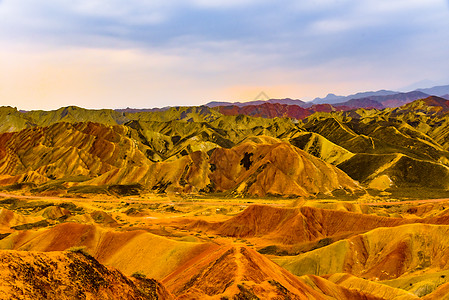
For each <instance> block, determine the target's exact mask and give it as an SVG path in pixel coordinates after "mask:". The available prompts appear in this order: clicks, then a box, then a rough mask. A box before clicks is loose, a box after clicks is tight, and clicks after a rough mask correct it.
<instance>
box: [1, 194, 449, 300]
mask: <svg viewBox="0 0 449 300" xmlns="http://www.w3.org/2000/svg"><path fill="white" fill-rule="evenodd" d="M0 197H2V198H0V209H1V211H0V225H1V227H0V249H4V250H10V252H8V255H9V256H11V255H14V253H24V252H20V251H39V252H33V253H54V255H63V254H57V253H64V251H66V250H68V249H74V247H81V248H82V249H84V250H83V251H86V252H87V253H89V254H90V255H92V256H93V257H94V258H95V259H96V260H98V261H99V262H100V263H101V264H103V265H105V266H107V267H110V268H115V269H117V270H119V271H121V272H122V273H123V274H125V275H127V276H131V275H133V274H140V275H141V276H147V277H148V278H154V279H156V280H159V281H161V282H162V284H163V285H164V286H165V287H166V288H167V290H168V291H169V292H170V293H171V294H173V297H175V298H179V299H198V298H203V297H206V296H207V297H212V298H217V299H221V297H228V298H232V297H234V296H235V297H241V298H244V297H247V298H248V297H249V298H251V297H259V298H260V299H267V298H273V297H278V298H279V299H314V298H315V299H359V298H363V299H416V298H417V297H422V296H426V297H427V299H440V297H441V295H446V294H447V290H449V289H448V288H447V286H448V284H449V281H448V280H449V263H448V262H449V258H448V257H447V251H446V250H445V249H447V247H448V246H449V242H448V241H446V240H447V236H448V234H447V233H448V232H447V231H448V228H449V201H447V200H446V199H432V200H416V201H410V200H409V201H403V202H400V201H392V202H387V201H379V199H378V198H375V197H373V198H372V199H371V200H372V203H366V199H364V201H363V202H361V201H360V200H358V199H356V200H354V201H340V200H338V199H322V200H319V199H315V200H305V199H287V198H271V199H270V198H268V199H263V200H259V199H248V198H244V199H242V198H220V197H189V198H186V197H181V196H179V195H176V194H171V195H155V194H148V195H140V196H128V197H120V198H118V197H113V196H105V195H88V194H84V195H81V196H79V197H74V198H61V197H57V196H42V195H40V196H39V195H20V194H14V193H2V194H0ZM376 201H377V202H376ZM11 250H12V251H11ZM14 251H19V252H14ZM18 255H19V254H18ZM20 255H23V254H20ZM41 256H42V257H41V258H39V259H41V260H42V259H43V261H45V264H47V261H48V263H49V264H50V262H51V261H52V259H53V258H47V257H46V256H43V255H41ZM33 257H34V258H33ZM37 257H40V256H39V254H35V255H34V256H30V259H31V260H32V259H37ZM446 273H447V274H446ZM446 276H447V277H446ZM3 290H4V289H3ZM5 293H7V291H6V292H5ZM167 295H168V294H167ZM167 297H168V296H167ZM432 297H433V298H432Z"/></svg>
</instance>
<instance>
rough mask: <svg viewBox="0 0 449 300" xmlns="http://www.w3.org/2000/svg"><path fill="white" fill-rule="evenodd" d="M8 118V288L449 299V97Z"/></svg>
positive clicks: (2, 135) (4, 156)
mask: <svg viewBox="0 0 449 300" xmlns="http://www.w3.org/2000/svg"><path fill="white" fill-rule="evenodd" d="M382 97H383V98H382ZM420 97H422V98H420ZM298 101H299V100H298ZM0 119H1V120H2V122H1V123H0V187H1V190H0V249H1V250H0V260H1V263H0V274H1V276H0V286H1V287H0V299H395V300H396V299H397V300H399V299H419V298H422V299H446V298H449V238H448V237H449V126H448V125H449V100H447V99H445V98H442V97H438V96H430V95H427V94H423V93H418V92H414V93H409V94H406V95H404V94H400V95H396V94H391V95H384V96H379V95H378V96H370V97H368V98H367V97H364V98H360V99H351V100H348V101H347V102H342V103H336V104H335V103H334V104H323V103H317V104H315V105H312V106H308V105H305V104H301V103H299V102H297V101H296V102H295V101H294V100H291V99H289V100H286V99H284V100H282V101H281V100H279V101H272V100H270V101H266V102H263V103H252V104H248V105H241V104H229V103H215V104H214V103H212V104H208V105H205V106H198V107H171V108H166V109H152V110H138V109H135V110H133V109H125V110H108V109H104V110H88V109H83V108H79V107H74V106H72V107H64V108H60V109H58V110H54V111H28V112H26V111H19V110H17V109H16V108H12V107H1V108H0Z"/></svg>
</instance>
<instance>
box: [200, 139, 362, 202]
mask: <svg viewBox="0 0 449 300" xmlns="http://www.w3.org/2000/svg"><path fill="white" fill-rule="evenodd" d="M210 164H211V166H212V169H211V170H212V172H211V174H210V175H209V177H210V179H211V181H212V183H213V185H214V189H215V190H217V191H226V190H230V189H232V190H234V191H235V192H236V193H238V194H251V195H258V196H265V195H267V194H270V195H297V196H310V195H312V194H317V193H320V192H321V193H330V192H332V191H334V190H336V189H342V188H343V189H347V190H348V191H350V192H352V191H354V190H356V189H358V185H357V183H356V182H354V181H353V180H351V179H350V178H349V177H348V176H346V174H344V173H343V172H342V171H340V170H339V169H337V168H335V167H334V166H332V165H330V164H327V163H325V162H324V161H322V160H319V159H317V158H315V157H313V156H311V155H309V154H307V153H306V152H304V151H302V150H300V149H298V148H296V147H294V146H292V145H290V144H287V143H277V144H268V145H267V144H255V143H242V144H240V145H238V146H236V147H234V148H232V149H223V148H218V149H216V150H215V151H214V152H213V153H212V155H211V158H210Z"/></svg>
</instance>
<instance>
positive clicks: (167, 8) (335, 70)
mask: <svg viewBox="0 0 449 300" xmlns="http://www.w3.org/2000/svg"><path fill="white" fill-rule="evenodd" d="M448 29H449V0H297V1H293V0H283V1H278V0H257V1H256V0H151V1H145V0H140V1H139V0H127V1H123V0H40V1H36V0H0V105H9V106H14V107H17V108H19V109H26V110H29V109H57V108H59V107H62V106H68V105H77V106H81V107H85V108H125V107H133V108H152V107H164V106H183V105H201V104H205V103H207V102H209V101H251V100H254V98H255V97H256V96H257V95H258V94H259V93H260V92H262V91H263V92H265V93H266V94H267V95H268V96H270V97H271V98H287V97H289V98H294V99H303V100H310V99H313V98H315V97H324V96H325V95H326V94H327V93H335V94H337V95H348V94H352V93H356V92H361V91H374V90H380V89H390V90H398V91H408V90H412V89H415V88H419V87H431V86H434V85H444V84H449V72H448V70H449V51H448V49H449V30H448Z"/></svg>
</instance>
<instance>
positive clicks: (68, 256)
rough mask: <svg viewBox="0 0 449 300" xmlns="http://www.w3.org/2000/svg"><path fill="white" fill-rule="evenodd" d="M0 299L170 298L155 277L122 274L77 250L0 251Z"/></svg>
mask: <svg viewBox="0 0 449 300" xmlns="http://www.w3.org/2000/svg"><path fill="white" fill-rule="evenodd" d="M0 262H1V263H0V274H1V276H0V286H1V289H0V298H1V299H136V300H137V299H171V298H172V297H171V295H170V294H169V293H168V292H167V291H166V290H165V288H164V287H163V286H162V285H161V284H160V283H159V282H157V281H156V280H153V279H144V278H141V279H136V278H128V277H126V276H124V275H123V274H122V273H121V272H120V271H118V270H115V269H112V268H107V267H105V266H103V265H101V264H100V263H98V262H97V261H96V260H95V259H94V258H92V257H91V256H88V255H85V254H83V253H81V252H70V251H69V252H47V253H45V252H22V251H4V250H2V251H0Z"/></svg>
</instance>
